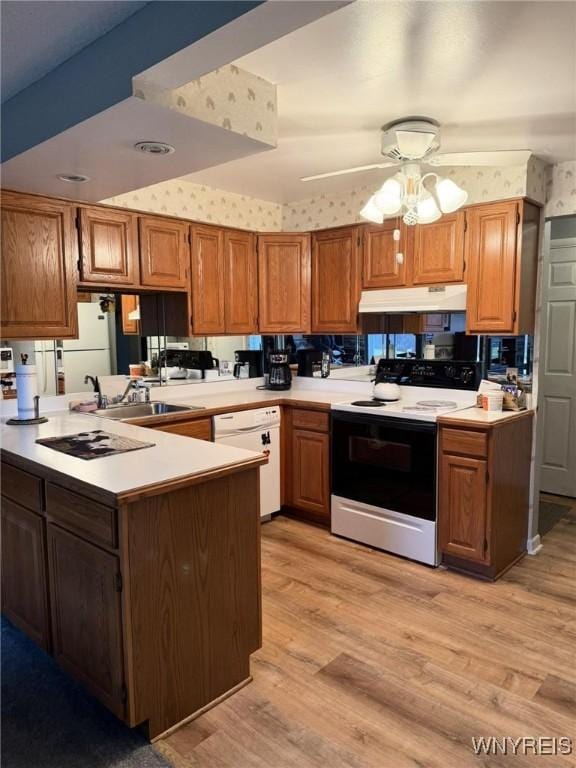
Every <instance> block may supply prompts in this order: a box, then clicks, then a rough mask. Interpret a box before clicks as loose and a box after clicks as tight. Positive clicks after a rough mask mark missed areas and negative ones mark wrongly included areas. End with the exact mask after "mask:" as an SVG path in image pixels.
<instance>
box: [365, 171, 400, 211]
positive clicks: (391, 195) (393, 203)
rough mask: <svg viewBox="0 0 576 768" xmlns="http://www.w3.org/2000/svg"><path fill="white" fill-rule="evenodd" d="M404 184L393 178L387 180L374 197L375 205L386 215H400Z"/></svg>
mask: <svg viewBox="0 0 576 768" xmlns="http://www.w3.org/2000/svg"><path fill="white" fill-rule="evenodd" d="M402 192H403V187H402V184H401V183H400V182H399V181H398V179H395V178H394V177H392V178H391V179H386V181H385V182H384V184H382V186H381V187H380V189H379V190H378V192H376V194H375V195H373V196H372V200H373V202H374V205H375V206H376V208H378V210H380V211H381V212H382V213H384V214H388V215H392V214H394V213H398V211H399V210H400V208H401V207H402Z"/></svg>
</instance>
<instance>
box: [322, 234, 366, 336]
mask: <svg viewBox="0 0 576 768" xmlns="http://www.w3.org/2000/svg"><path fill="white" fill-rule="evenodd" d="M359 245H360V229H359V227H342V228H339V229H330V230H325V231H323V232H318V233H315V234H313V235H312V333H356V332H357V331H358V304H359V301H360V282H361V263H360V248H359Z"/></svg>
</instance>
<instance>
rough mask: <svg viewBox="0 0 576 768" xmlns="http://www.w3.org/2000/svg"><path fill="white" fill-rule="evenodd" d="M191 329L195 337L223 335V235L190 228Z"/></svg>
mask: <svg viewBox="0 0 576 768" xmlns="http://www.w3.org/2000/svg"><path fill="white" fill-rule="evenodd" d="M191 232H192V259H191V264H192V270H191V283H192V328H193V330H194V333H195V334H198V335H202V334H206V335H214V334H219V333H224V331H225V321H224V231H223V230H222V229H218V228H216V227H203V226H193V227H192V228H191Z"/></svg>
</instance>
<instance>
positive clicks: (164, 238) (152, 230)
mask: <svg viewBox="0 0 576 768" xmlns="http://www.w3.org/2000/svg"><path fill="white" fill-rule="evenodd" d="M138 224H139V230H140V282H141V283H142V285H143V286H146V287H150V288H162V289H171V288H173V289H181V290H185V289H186V288H187V287H188V284H189V279H188V268H189V266H188V265H189V263H190V244H189V239H188V238H189V224H188V222H186V221H179V220H178V219H163V218H160V217H157V216H142V217H140V218H139V220H138Z"/></svg>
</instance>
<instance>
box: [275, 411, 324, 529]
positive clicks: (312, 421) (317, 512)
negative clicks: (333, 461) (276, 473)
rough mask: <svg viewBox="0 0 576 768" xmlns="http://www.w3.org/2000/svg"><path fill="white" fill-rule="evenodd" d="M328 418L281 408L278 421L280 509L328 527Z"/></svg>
mask: <svg viewBox="0 0 576 768" xmlns="http://www.w3.org/2000/svg"><path fill="white" fill-rule="evenodd" d="M329 424H330V417H329V414H328V413H327V412H325V411H315V410H308V409H303V408H291V407H285V408H284V412H283V417H282V430H283V438H282V440H283V444H282V474H283V505H284V506H285V507H286V511H287V512H288V513H292V514H295V515H296V516H298V517H304V518H306V519H308V520H311V521H312V522H316V523H320V524H322V525H329V524H330V432H329Z"/></svg>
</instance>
